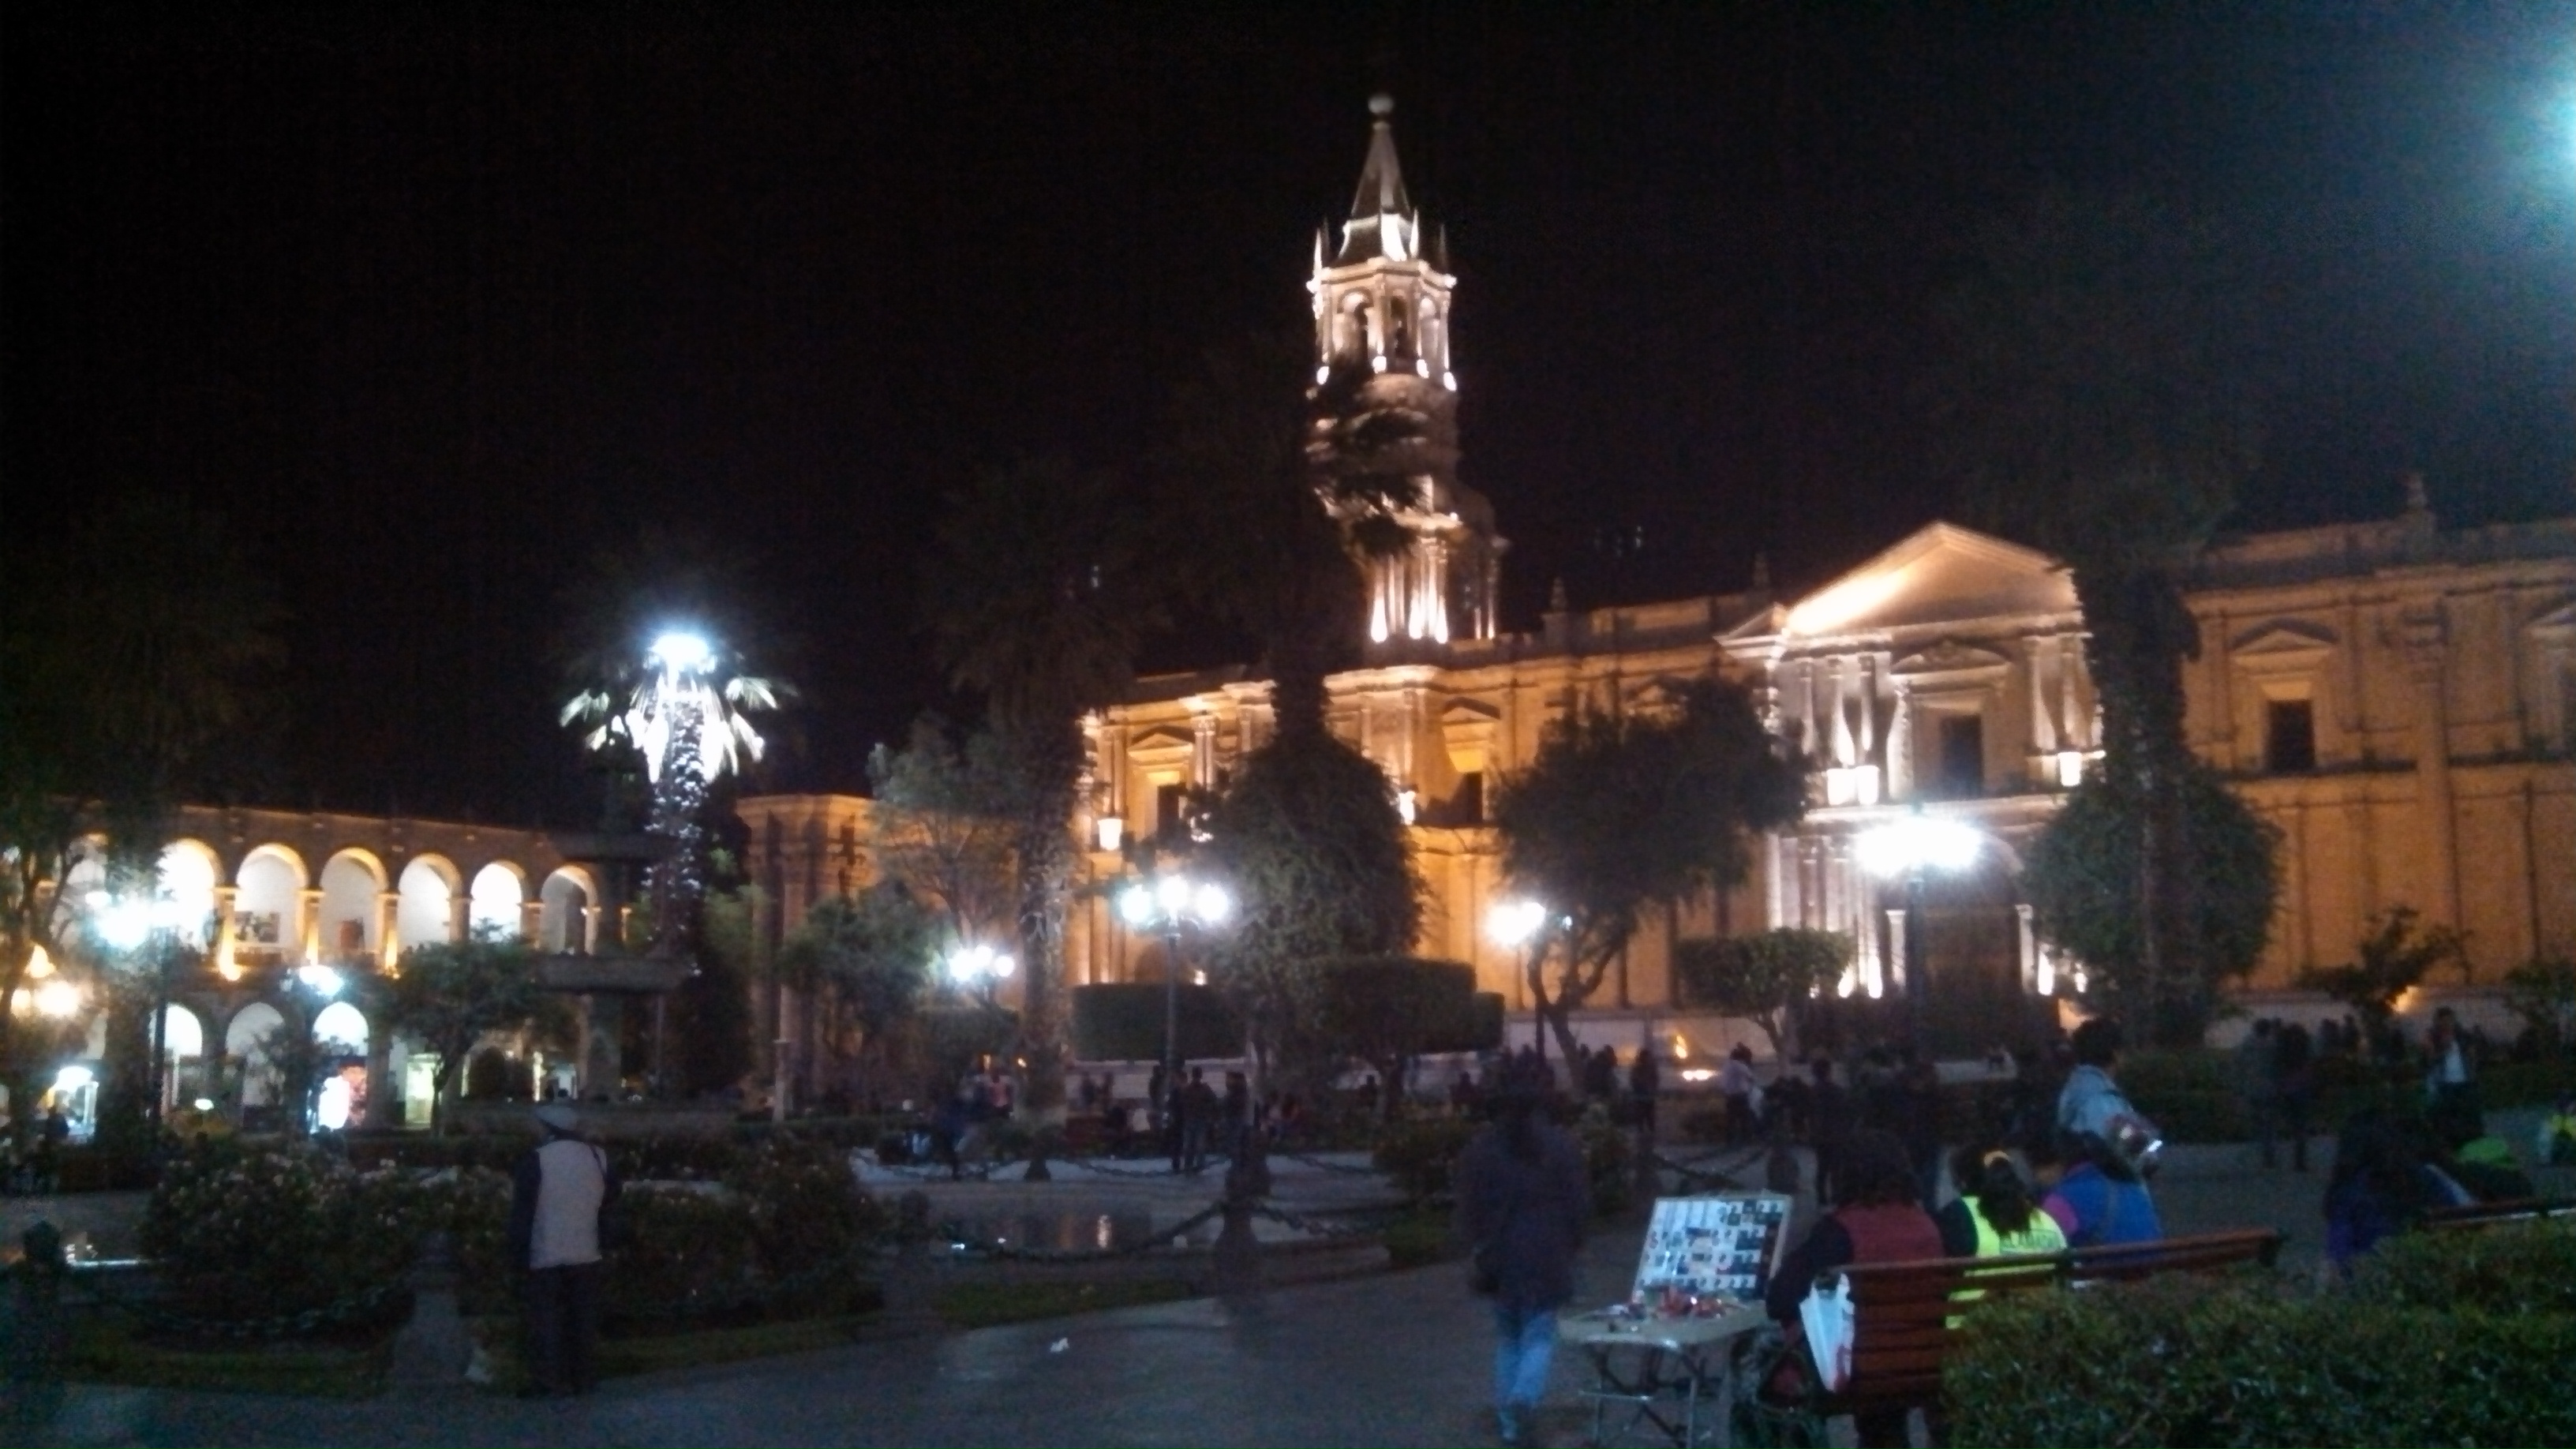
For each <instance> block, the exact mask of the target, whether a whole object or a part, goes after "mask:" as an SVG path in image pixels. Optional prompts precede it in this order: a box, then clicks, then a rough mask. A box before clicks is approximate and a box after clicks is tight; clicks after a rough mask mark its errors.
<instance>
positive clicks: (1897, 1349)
mask: <svg viewBox="0 0 2576 1449" xmlns="http://www.w3.org/2000/svg"><path fill="white" fill-rule="evenodd" d="M2280 1251H2281V1235H2280V1234H2279V1233H2278V1232H2275V1231H2272V1230H2271V1229H2268V1228H2266V1229H2262V1230H2259V1231H2257V1230H2249V1231H2243V1232H2228V1233H2204V1234H2201V1235H2199V1236H2197V1237H2188V1238H2165V1239H2162V1240H2160V1241H2157V1242H2152V1243H2130V1244H2123V1245H2121V1246H2118V1247H2099V1248H2070V1249H2068V1250H2066V1251H2065V1252H2062V1253H2033V1254H2029V1255H2026V1256H2015V1257H2004V1258H1932V1259H1925V1260H1922V1261H1918V1262H1912V1263H1871V1264H1867V1265H1865V1266H1856V1267H1849V1268H1839V1269H1836V1270H1834V1271H1835V1273H1839V1274H1840V1275H1841V1276H1842V1277H1843V1278H1844V1279H1845V1280H1846V1281H1848V1282H1849V1283H1850V1284H1851V1295H1852V1312H1853V1334H1852V1373H1851V1380H1850V1382H1848V1383H1847V1384H1845V1385H1844V1386H1843V1389H1842V1391H1841V1392H1840V1393H1836V1394H1832V1395H1828V1396H1827V1397H1826V1398H1824V1399H1823V1400H1822V1401H1821V1402H1820V1403H1819V1404H1818V1405H1817V1406H1816V1409H1815V1412H1817V1413H1818V1414H1820V1415H1823V1416H1827V1417H1830V1416H1832V1415H1835V1414H1849V1413H1855V1412H1861V1411H1866V1410H1872V1409H1898V1408H1906V1407H1910V1406H1913V1405H1916V1404H1929V1403H1935V1402H1938V1401H1939V1399H1940V1396H1941V1366H1942V1364H1943V1363H1944V1361H1946V1360H1947V1359H1948V1357H1949V1354H1950V1349H1951V1347H1952V1346H1953V1345H1954V1344H1955V1343H1956V1342H1957V1334H1956V1330H1955V1329H1954V1328H1953V1327H1952V1326H1951V1320H1952V1319H1953V1318H1955V1317H1957V1316H1958V1315H1959V1314H1960V1313H1961V1312H1962V1305H1961V1304H1960V1303H1958V1302H1956V1301H1954V1300H1953V1299H1952V1297H1951V1295H1952V1294H1954V1293H1958V1292H1960V1291H1962V1290H1977V1291H1982V1292H1984V1293H1986V1294H1988V1295H1992V1294H1996V1293H2014V1292H2025V1291H2028V1290H2030V1289H2033V1288H2052V1287H2059V1286H2063V1285H2066V1284H2073V1283H2099V1282H2127V1281H2130V1280H2134V1279H2138V1278H2146V1277H2150V1276H2153V1275H2155V1274H2158V1273H2212V1272H2218V1271H2221V1270H2224V1269H2228V1268H2235V1267H2241V1266H2244V1265H2248V1264H2256V1263H2259V1264H2261V1265H2263V1266H2265V1267H2270V1266H2271V1265H2272V1263H2273V1261H2274V1260H2275V1259H2276V1258H2278V1257H2279V1255H2280ZM1824 1276H1825V1277H1826V1278H1828V1279H1830V1278H1831V1277H1833V1276H1834V1274H1826V1275H1824Z"/></svg>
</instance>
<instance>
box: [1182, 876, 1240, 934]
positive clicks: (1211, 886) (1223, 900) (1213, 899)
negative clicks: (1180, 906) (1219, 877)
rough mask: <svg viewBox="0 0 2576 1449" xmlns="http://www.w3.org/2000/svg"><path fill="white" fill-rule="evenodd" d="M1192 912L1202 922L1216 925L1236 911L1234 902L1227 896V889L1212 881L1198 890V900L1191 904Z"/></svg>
mask: <svg viewBox="0 0 2576 1449" xmlns="http://www.w3.org/2000/svg"><path fill="white" fill-rule="evenodd" d="M1190 910H1191V913H1192V914H1194V915H1196V916H1197V917H1198V918H1199V920H1200V921H1201V922H1203V923H1205V924H1208V925H1215V924H1216V923H1217V922H1219V921H1222V920H1224V919H1225V918H1226V916H1227V915H1228V914H1229V913H1231V912H1232V911H1233V910H1234V901H1233V900H1232V899H1231V898H1230V897H1228V896H1227V895H1226V893H1225V887H1223V886H1221V885H1218V884H1216V883H1215V882H1213V881H1210V882H1208V883H1207V884H1205V885H1202V886H1200V887H1199V888H1198V894H1197V896H1196V898H1195V899H1193V900H1192V901H1191V902H1190Z"/></svg>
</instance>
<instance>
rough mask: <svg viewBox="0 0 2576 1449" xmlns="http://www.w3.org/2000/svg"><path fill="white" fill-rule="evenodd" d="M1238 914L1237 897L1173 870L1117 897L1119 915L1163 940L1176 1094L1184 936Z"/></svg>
mask: <svg viewBox="0 0 2576 1449" xmlns="http://www.w3.org/2000/svg"><path fill="white" fill-rule="evenodd" d="M1233 911H1234V901H1233V898H1232V897H1230V896H1228V895H1227V894H1226V893H1225V887H1223V886H1221V885H1218V884H1216V883H1215V882H1214V881H1200V880H1192V879H1191V878H1190V877H1189V876H1188V875H1187V874H1185V873H1183V872H1180V871H1172V872H1169V873H1166V874H1164V875H1160V876H1157V877H1155V879H1154V882H1153V884H1151V885H1147V884H1146V883H1145V882H1143V881H1137V882H1134V883H1133V884H1130V885H1129V886H1128V887H1127V888H1126V889H1125V890H1122V891H1120V892H1119V893H1118V915H1119V918H1120V919H1121V920H1124V921H1125V922H1126V923H1127V924H1128V925H1130V926H1132V927H1134V928H1136V929H1137V930H1140V931H1142V930H1159V931H1160V932H1162V935H1163V1090H1164V1091H1165V1092H1166V1093H1169V1092H1171V1091H1172V1090H1174V1088H1175V1087H1176V1086H1177V1085H1178V1083H1179V1081H1180V1075H1181V1066H1180V1057H1179V1053H1180V1049H1181V931H1182V928H1183V927H1186V926H1198V927H1200V928H1201V929H1206V928H1208V927H1211V926H1216V925H1220V924H1222V923H1223V922H1224V921H1225V918H1226V917H1227V916H1229V915H1231V914H1232V913H1233Z"/></svg>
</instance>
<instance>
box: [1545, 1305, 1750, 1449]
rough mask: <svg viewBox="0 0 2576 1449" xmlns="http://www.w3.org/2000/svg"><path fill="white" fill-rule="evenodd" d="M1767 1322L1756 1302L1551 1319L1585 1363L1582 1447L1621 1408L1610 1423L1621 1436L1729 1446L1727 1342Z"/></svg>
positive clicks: (1600, 1438) (1731, 1380)
mask: <svg viewBox="0 0 2576 1449" xmlns="http://www.w3.org/2000/svg"><path fill="white" fill-rule="evenodd" d="M1769 1321H1770V1320H1769V1318H1768V1317H1767V1316H1766V1315H1765V1314H1764V1312H1763V1308H1762V1305H1761V1304H1760V1303H1745V1304H1739V1305H1736V1306H1734V1307H1731V1308H1729V1309H1727V1310H1726V1311H1725V1312H1723V1313H1719V1314H1715V1315H1711V1316H1707V1317H1700V1316H1691V1317H1674V1318H1665V1317H1659V1316H1656V1315H1653V1314H1651V1313H1650V1314H1647V1315H1645V1316H1637V1315H1634V1314H1631V1313H1629V1312H1627V1311H1626V1310H1622V1309H1605V1310H1603V1311H1601V1312H1598V1313H1585V1314H1581V1315H1579V1316H1574V1317H1563V1318H1559V1319H1558V1320H1557V1325H1556V1336H1557V1340H1558V1341H1559V1342H1561V1343H1566V1344H1571V1345H1573V1346H1575V1347H1577V1348H1580V1349H1582V1350H1583V1352H1584V1355H1585V1357H1587V1358H1589V1359H1590V1360H1591V1363H1592V1383H1591V1386H1590V1387H1588V1388H1586V1389H1584V1390H1582V1395H1583V1397H1584V1398H1586V1399H1589V1400H1591V1402H1592V1437H1591V1439H1590V1440H1589V1441H1588V1442H1589V1443H1591V1444H1593V1445H1596V1446H1598V1445H1602V1444H1606V1443H1608V1442H1609V1438H1608V1434H1609V1432H1610V1431H1611V1422H1610V1421H1611V1420H1612V1419H1613V1418H1614V1417H1616V1416H1617V1415H1618V1414H1619V1413H1620V1412H1622V1411H1623V1410H1624V1412H1625V1414H1626V1417H1625V1418H1624V1419H1622V1420H1620V1422H1619V1423H1618V1424H1617V1426H1616V1434H1617V1436H1618V1437H1619V1438H1622V1439H1625V1438H1627V1437H1628V1436H1629V1435H1631V1434H1633V1433H1635V1432H1636V1429H1637V1426H1638V1425H1639V1424H1652V1425H1653V1426H1654V1427H1655V1428H1656V1430H1657V1431H1659V1432H1660V1433H1662V1434H1663V1436H1664V1437H1665V1438H1666V1439H1668V1440H1670V1441H1671V1442H1672V1443H1673V1444H1674V1445H1676V1446H1677V1449H1699V1446H1700V1445H1703V1444H1716V1445H1725V1444H1729V1443H1731V1442H1732V1436H1731V1435H1729V1434H1728V1432H1727V1416H1728V1414H1729V1412H1730V1411H1731V1410H1732V1408H1733V1396H1734V1392H1735V1374H1734V1361H1735V1342H1736V1340H1737V1339H1740V1338H1742V1337H1743V1336H1744V1335H1746V1334H1748V1333H1751V1332H1753V1331H1754V1330H1756V1329H1758V1328H1760V1327H1762V1325H1764V1324H1765V1323H1767V1322H1769Z"/></svg>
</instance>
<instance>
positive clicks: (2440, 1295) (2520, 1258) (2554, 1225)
mask: <svg viewBox="0 0 2576 1449" xmlns="http://www.w3.org/2000/svg"><path fill="white" fill-rule="evenodd" d="M2352 1293H2353V1295H2354V1296H2355V1297H2358V1298H2362V1299H2366V1300H2368V1301H2371V1302H2374V1303H2384V1304H2387V1305H2389V1306H2391V1307H2395V1308H2448V1307H2450V1306H2452V1305H2454V1304H2468V1305H2473V1306H2475V1307H2477V1308H2479V1309H2481V1310H2483V1311H2485V1312H2488V1313H2514V1314H2519V1313H2558V1314H2569V1315H2576V1222H2570V1221H2568V1220H2566V1219H2564V1218H2561V1219H2555V1220H2552V1221H2548V1222H2538V1223H2508V1224H2504V1225H2501V1226H2497V1227H2492V1228H2480V1229H2477V1230H2475V1231H2459V1232H2448V1233H2405V1234H2401V1235H2399V1236H2397V1237H2393V1238H2384V1239H2382V1240H2380V1243H2379V1245H2378V1246H2377V1247H2375V1248H2373V1249H2372V1250H2371V1251H2370V1253H2369V1254H2368V1255H2367V1256H2365V1257H2363V1258H2362V1259H2361V1261H2360V1262H2359V1263H2357V1264H2356V1265H2355V1266H2354V1273H2353V1283H2352Z"/></svg>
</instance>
